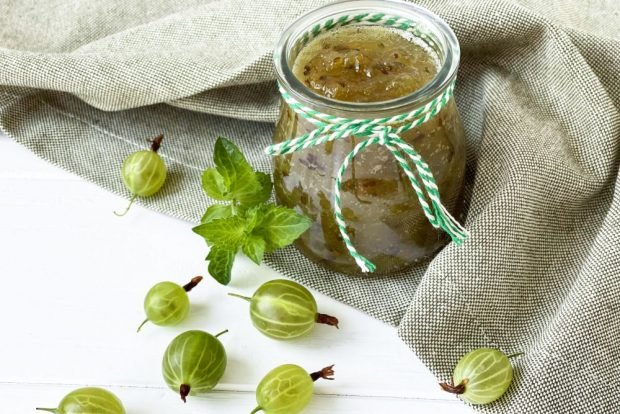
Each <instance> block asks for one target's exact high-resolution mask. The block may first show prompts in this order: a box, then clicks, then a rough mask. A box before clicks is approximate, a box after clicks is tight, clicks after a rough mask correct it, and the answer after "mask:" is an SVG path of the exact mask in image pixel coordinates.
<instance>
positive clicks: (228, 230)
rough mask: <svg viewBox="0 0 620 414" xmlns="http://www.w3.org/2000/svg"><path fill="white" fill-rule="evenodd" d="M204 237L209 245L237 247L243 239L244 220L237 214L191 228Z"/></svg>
mask: <svg viewBox="0 0 620 414" xmlns="http://www.w3.org/2000/svg"><path fill="white" fill-rule="evenodd" d="M192 230H193V231H194V233H196V234H199V235H201V236H202V237H204V238H205V240H206V241H207V243H209V245H215V244H220V245H224V246H228V247H231V248H233V247H234V248H235V249H236V248H238V247H239V246H240V245H241V243H242V242H243V240H244V239H245V231H246V225H245V220H244V219H243V218H242V217H239V216H232V217H228V218H219V219H215V220H212V221H209V222H206V223H203V224H201V225H199V226H196V227H194V228H193V229H192Z"/></svg>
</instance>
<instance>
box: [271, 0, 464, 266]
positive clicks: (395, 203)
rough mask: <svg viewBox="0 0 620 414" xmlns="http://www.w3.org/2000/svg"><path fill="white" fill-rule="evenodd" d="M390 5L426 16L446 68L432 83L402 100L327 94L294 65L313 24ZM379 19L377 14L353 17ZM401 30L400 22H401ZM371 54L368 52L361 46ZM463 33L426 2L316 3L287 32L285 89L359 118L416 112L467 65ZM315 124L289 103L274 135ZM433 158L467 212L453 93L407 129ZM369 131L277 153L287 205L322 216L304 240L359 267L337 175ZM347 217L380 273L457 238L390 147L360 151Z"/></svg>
mask: <svg viewBox="0 0 620 414" xmlns="http://www.w3.org/2000/svg"><path fill="white" fill-rule="evenodd" d="M364 13H370V14H371V15H376V14H377V13H385V14H386V15H388V16H399V17H401V18H403V19H408V20H410V21H413V22H415V23H416V24H417V27H418V28H419V30H420V32H421V33H424V35H423V36H424V37H425V42H426V44H428V45H429V46H430V49H432V50H430V51H429V53H433V54H434V55H435V61H436V63H437V73H436V75H435V76H434V77H433V78H432V79H431V80H430V82H428V83H427V84H426V85H424V86H422V87H421V88H420V89H418V90H415V91H414V92H412V93H408V94H406V95H404V96H398V97H396V98H394V99H390V100H384V101H372V99H371V101H370V102H345V101H342V100H335V99H331V98H329V97H326V96H323V95H320V94H318V93H317V92H315V91H313V90H312V89H311V88H309V87H308V85H306V84H304V83H302V82H301V81H300V80H299V79H298V78H297V77H296V76H295V74H294V73H293V66H294V63H295V60H296V58H297V56H298V55H299V52H300V51H301V50H302V49H303V47H305V45H306V44H307V43H306V42H305V41H304V39H303V37H304V34H305V33H307V32H309V31H310V32H312V28H313V27H315V25H317V24H321V23H323V22H325V21H328V20H329V19H333V20H332V21H334V22H336V21H339V19H341V18H342V19H344V17H342V16H345V15H347V16H350V15H362V14H364ZM356 24H360V25H373V24H375V23H374V22H372V21H370V22H369V21H364V22H363V23H362V22H355V21H354V22H352V23H351V24H350V25H356ZM392 30H398V29H397V28H396V29H395V28H394V27H392ZM362 52H363V51H362ZM459 57H460V51H459V45H458V41H457V39H456V37H455V35H454V33H453V32H452V30H451V29H450V28H449V27H448V25H447V24H446V23H445V22H444V21H443V20H441V19H440V18H438V17H437V16H435V15H434V14H432V13H430V12H429V11H427V10H426V9H423V8H421V7H418V6H415V5H413V4H409V3H402V2H397V1H386V0H379V1H374V0H370V1H344V2H339V3H333V4H330V5H327V6H325V7H322V8H319V9H316V10H314V11H312V12H310V13H308V14H306V15H304V16H302V17H301V18H299V19H298V20H297V21H295V22H294V23H293V24H292V25H291V26H290V27H289V28H288V29H287V30H286V31H285V32H284V34H283V36H282V38H281V40H280V42H279V44H278V46H277V47H276V49H275V52H274V63H275V69H276V73H277V78H278V81H279V84H280V86H281V88H282V89H283V90H284V91H285V92H286V93H288V94H289V95H290V96H291V97H293V98H294V99H295V100H296V101H297V102H299V103H301V104H303V105H305V106H306V107H308V108H311V109H313V110H316V111H319V112H320V113H322V114H328V115H334V116H339V117H346V118H350V119H360V118H362V119H374V118H381V117H390V116H395V115H400V114H404V113H408V112H410V111H412V110H414V109H416V108H420V107H422V106H424V105H426V104H427V103H428V102H430V101H431V100H433V99H434V98H436V97H438V96H439V95H440V94H442V93H443V92H444V91H445V90H446V89H447V88H449V87H450V85H451V84H452V82H453V81H454V79H455V77H456V72H457V68H458V64H459ZM314 129H316V126H315V125H314V124H312V123H311V122H309V120H308V119H305V118H304V117H300V116H299V115H298V114H297V113H296V112H295V111H293V110H292V109H291V107H289V105H288V104H286V102H284V101H283V102H282V106H281V111H280V119H279V121H278V122H277V126H276V130H275V134H274V143H280V142H282V141H285V140H288V139H291V138H294V137H299V136H301V135H303V134H306V133H309V132H311V131H313V130H314ZM400 138H401V139H403V140H404V141H405V142H406V143H407V144H409V145H411V146H412V147H413V148H415V150H416V151H417V152H418V153H419V154H420V155H421V156H422V158H423V159H424V160H425V161H426V163H428V165H429V167H430V170H431V171H432V173H433V175H434V178H435V180H436V183H437V186H438V188H439V193H440V195H441V201H442V203H443V205H444V206H445V207H446V208H447V210H448V211H449V212H450V213H451V214H452V215H453V216H455V217H456V216H457V214H458V213H459V207H460V204H461V203H460V201H461V195H462V186H463V176H464V171H465V155H466V154H465V137H464V131H463V126H462V123H461V120H460V117H459V113H458V110H457V107H456V105H455V103H454V99H450V100H449V101H448V103H447V104H446V105H445V106H444V107H443V108H442V109H441V110H440V111H439V113H437V114H436V115H435V116H434V117H433V118H431V119H430V120H429V121H428V122H426V123H423V124H422V125H420V126H418V127H415V128H413V129H411V130H409V131H406V132H403V133H401V134H400ZM365 139H367V137H359V136H351V137H347V138H342V139H338V140H334V141H330V142H327V143H325V144H321V145H318V146H315V147H310V148H307V149H304V150H301V151H298V152H294V153H292V154H287V155H279V156H276V157H275V161H274V187H275V193H276V198H277V201H278V203H279V204H281V205H284V206H287V207H290V208H295V209H297V210H298V211H300V212H301V213H303V214H305V215H307V216H308V217H310V218H312V219H313V220H314V224H313V226H312V227H311V228H310V229H309V230H308V231H307V232H306V233H305V234H304V235H302V236H301V237H300V238H299V239H298V240H297V241H296V247H297V248H298V249H299V250H300V251H301V252H302V253H303V254H304V255H305V256H307V257H308V258H309V259H311V260H312V261H314V262H316V263H318V264H319V265H321V266H323V267H326V268H328V269H331V270H334V271H337V272H341V273H347V274H359V273H360V270H359V268H358V266H357V264H356V262H355V261H354V260H353V258H352V257H351V256H350V255H349V252H348V251H347V248H346V246H345V243H344V242H343V238H342V236H341V234H340V231H339V228H338V224H337V222H336V218H335V215H334V183H335V180H336V176H337V173H338V170H339V168H340V166H341V164H342V162H343V161H344V159H345V157H346V156H347V154H349V153H350V152H351V151H352V150H353V148H354V147H355V146H356V145H357V144H358V143H359V142H361V141H363V140H365ZM341 202H342V203H341V205H342V215H343V216H344V218H345V220H346V226H347V227H346V228H347V230H348V234H349V236H350V238H351V242H352V244H353V245H354V246H355V248H356V249H357V250H358V252H359V253H360V254H362V255H363V256H365V257H366V258H367V259H369V260H370V261H372V262H373V263H374V264H375V265H376V271H375V273H378V274H389V273H394V272H398V271H402V270H404V269H406V268H408V267H410V266H412V265H413V264H415V263H416V262H418V261H420V260H422V259H425V258H428V257H431V256H432V255H433V254H435V253H436V252H437V251H438V250H439V249H440V248H441V247H442V246H444V245H445V244H446V243H447V242H448V241H449V238H448V237H447V235H446V234H445V233H443V232H442V230H440V229H436V228H434V227H433V226H432V225H431V223H430V222H429V221H428V219H427V217H426V216H425V215H424V212H423V210H422V208H421V206H420V203H419V201H418V197H417V196H416V193H415V192H414V190H413V188H412V186H411V183H410V181H409V179H408V177H407V176H406V174H405V172H404V171H403V169H402V168H401V166H400V165H399V164H398V162H397V161H396V159H395V158H394V157H393V156H392V154H391V153H390V152H389V151H388V150H387V149H386V148H385V147H384V146H379V145H373V146H369V147H367V149H365V151H364V152H363V153H360V154H358V155H357V156H356V157H355V158H353V160H352V162H351V164H350V165H349V167H348V169H347V171H346V172H345V174H344V178H343V180H342V187H341Z"/></svg>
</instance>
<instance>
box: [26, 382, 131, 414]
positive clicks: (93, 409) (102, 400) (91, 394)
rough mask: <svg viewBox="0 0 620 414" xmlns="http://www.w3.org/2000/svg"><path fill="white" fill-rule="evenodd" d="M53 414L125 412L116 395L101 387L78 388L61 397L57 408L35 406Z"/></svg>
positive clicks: (108, 413)
mask: <svg viewBox="0 0 620 414" xmlns="http://www.w3.org/2000/svg"><path fill="white" fill-rule="evenodd" d="M37 410H39V411H48V412H50V413H55V414H95V413H97V414H99V413H106V414H125V408H123V403H121V400H119V399H118V398H117V397H116V395H114V394H112V393H111V392H110V391H107V390H104V389H102V388H94V387H88V388H80V389H77V390H74V391H71V392H70V393H69V394H67V395H66V396H65V398H63V399H62V401H61V402H60V404H59V405H58V408H37Z"/></svg>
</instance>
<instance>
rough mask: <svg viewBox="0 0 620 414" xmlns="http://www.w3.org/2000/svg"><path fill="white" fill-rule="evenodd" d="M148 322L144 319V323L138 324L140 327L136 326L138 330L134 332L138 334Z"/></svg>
mask: <svg viewBox="0 0 620 414" xmlns="http://www.w3.org/2000/svg"><path fill="white" fill-rule="evenodd" d="M148 321H149V320H148V318H147V319H145V320H144V322H142V323H141V324H140V326H138V329H137V330H136V332H140V331H141V330H142V327H143V326H144V325H146V323H147V322H148Z"/></svg>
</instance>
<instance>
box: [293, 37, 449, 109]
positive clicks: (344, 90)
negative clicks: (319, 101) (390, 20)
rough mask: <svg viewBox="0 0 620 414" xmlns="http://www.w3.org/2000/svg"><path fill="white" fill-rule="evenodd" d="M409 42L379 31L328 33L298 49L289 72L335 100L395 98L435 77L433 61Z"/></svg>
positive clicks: (374, 100) (375, 100) (423, 51)
mask: <svg viewBox="0 0 620 414" xmlns="http://www.w3.org/2000/svg"><path fill="white" fill-rule="evenodd" d="M414 39H415V38H409V39H408V38H406V37H404V36H403V35H402V34H400V33H399V32H397V31H394V30H390V29H386V28H383V27H381V26H362V27H359V26H352V27H343V28H340V29H336V30H332V31H330V32H327V33H325V34H324V35H322V36H319V37H317V38H316V39H314V40H313V41H311V42H310V43H309V44H308V45H306V46H305V47H304V48H303V49H302V50H301V52H300V53H299V55H298V56H297V58H296V59H295V63H294V65H293V73H294V74H295V76H296V77H297V78H298V79H299V80H301V81H302V82H303V83H304V84H305V85H306V86H307V87H308V88H309V89H311V90H312V91H314V92H315V93H317V94H319V95H323V96H326V97H328V98H332V99H336V100H340V101H347V102H379V101H387V100H390V99H395V98H400V97H402V96H405V95H408V94H410V93H412V92H415V91H417V90H418V89H420V88H422V87H423V86H424V85H426V84H427V83H428V82H430V81H431V80H432V79H433V77H434V76H435V75H436V74H437V63H436V59H434V58H433V56H432V55H431V54H430V53H429V52H427V51H426V50H425V49H424V47H422V46H421V45H422V44H423V43H416V42H414ZM418 42H419V41H418Z"/></svg>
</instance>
